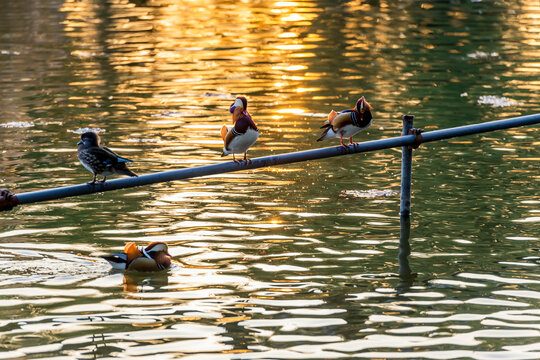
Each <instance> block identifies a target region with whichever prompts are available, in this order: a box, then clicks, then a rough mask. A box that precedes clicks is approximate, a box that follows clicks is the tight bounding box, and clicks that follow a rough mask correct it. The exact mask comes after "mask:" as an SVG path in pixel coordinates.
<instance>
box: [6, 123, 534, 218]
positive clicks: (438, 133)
mask: <svg viewBox="0 0 540 360" xmlns="http://www.w3.org/2000/svg"><path fill="white" fill-rule="evenodd" d="M538 123H540V114H534V115H528V116H520V117H516V118H510V119H504V120H497V121H490V122H485V123H480V124H473V125H465V126H460V127H455V128H449V129H443V130H435V131H430V132H425V133H423V134H422V135H421V136H422V142H432V141H438V140H444V139H449V138H453V137H458V136H465V135H473V134H478V133H483V132H490V131H495V130H502V129H508V128H513V127H518V126H526V125H533V124H538ZM413 145H418V136H415V135H403V136H399V137H394V138H388V139H382V140H374V141H366V142H363V143H359V144H356V145H349V146H347V147H343V146H333V147H327V148H321V149H313V150H306V151H299V152H293V153H287V154H280V155H271V156H266V157H260V158H256V159H253V160H252V162H251V163H249V164H246V163H241V164H237V163H234V162H226V163H220V164H214V165H204V166H198V167H193V168H187V169H180V170H171V171H165V172H159V173H153V174H147V175H141V176H139V177H130V178H122V179H115V180H108V181H106V182H104V183H99V182H98V183H95V184H92V185H91V184H81V185H73V186H66V187H59V188H53V189H47V190H39V191H32V192H25V193H20V194H16V204H19V205H20V204H30V203H35V202H41V201H48V200H56V199H61V198H65V197H70V196H79V195H85V194H92V193H97V192H103V191H111V190H117V189H124V188H130V187H135V186H142V185H149V184H155V183H161V182H167V181H173V180H183V179H189V178H194V177H201V176H208V175H215V174H223V173H229V172H234V171H241V170H249V169H257V168H262V167H268V166H274V165H283V164H291V163H296V162H301V161H309V160H318V159H325V158H330V157H335V156H342V155H350V154H357V153H363V152H368V151H375V150H382V149H389V148H395V147H409V146H413ZM408 183H409V185H408V186H409V189H410V177H409V180H408ZM4 198H5V197H4ZM1 199H2V196H1V195H0V203H1ZM409 199H410V191H409ZM409 208H410V200H409ZM0 210H2V206H1V204H0Z"/></svg>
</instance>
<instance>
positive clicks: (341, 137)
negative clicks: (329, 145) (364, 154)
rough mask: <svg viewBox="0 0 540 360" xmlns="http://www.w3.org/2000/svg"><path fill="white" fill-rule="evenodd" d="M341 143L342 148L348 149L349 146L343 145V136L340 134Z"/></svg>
mask: <svg viewBox="0 0 540 360" xmlns="http://www.w3.org/2000/svg"><path fill="white" fill-rule="evenodd" d="M339 143H340V144H341V146H343V147H348V145H345V144H344V143H343V134H339Z"/></svg>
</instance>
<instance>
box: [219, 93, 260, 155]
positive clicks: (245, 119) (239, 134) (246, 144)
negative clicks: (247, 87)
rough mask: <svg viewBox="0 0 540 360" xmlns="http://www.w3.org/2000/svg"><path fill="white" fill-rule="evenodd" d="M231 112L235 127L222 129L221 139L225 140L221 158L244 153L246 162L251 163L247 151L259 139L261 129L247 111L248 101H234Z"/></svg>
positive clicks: (239, 99) (239, 98) (238, 99)
mask: <svg viewBox="0 0 540 360" xmlns="http://www.w3.org/2000/svg"><path fill="white" fill-rule="evenodd" d="M229 112H230V113H231V114H232V123H233V127H232V128H230V129H228V128H227V126H226V125H223V127H222V128H221V137H222V138H223V153H222V154H221V156H225V155H229V154H233V161H234V162H237V163H238V162H240V161H238V160H236V159H235V157H234V154H241V153H244V161H245V162H246V163H248V162H251V160H249V159H248V158H247V151H248V149H249V148H250V147H251V145H253V144H255V141H257V139H258V138H259V129H258V128H257V125H255V123H254V122H253V119H252V118H251V115H250V114H249V112H248V111H247V99H246V98H245V97H243V96H239V97H237V98H236V100H234V103H233V104H232V105H231V107H230V109H229Z"/></svg>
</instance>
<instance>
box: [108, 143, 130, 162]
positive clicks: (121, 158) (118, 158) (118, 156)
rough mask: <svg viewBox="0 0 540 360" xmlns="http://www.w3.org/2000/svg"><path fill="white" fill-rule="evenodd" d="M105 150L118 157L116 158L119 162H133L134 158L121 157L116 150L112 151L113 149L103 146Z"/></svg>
mask: <svg viewBox="0 0 540 360" xmlns="http://www.w3.org/2000/svg"><path fill="white" fill-rule="evenodd" d="M103 150H105V151H106V152H108V153H109V154H111V155H112V156H114V157H116V159H117V160H118V162H121V163H122V162H133V161H132V160H129V159H126V158H125V157H121V156H120V155H118V154H117V153H115V152H114V151H112V150H111V149H109V148H108V147H105V146H103Z"/></svg>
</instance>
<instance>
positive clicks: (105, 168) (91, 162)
mask: <svg viewBox="0 0 540 360" xmlns="http://www.w3.org/2000/svg"><path fill="white" fill-rule="evenodd" d="M100 142H101V139H100V138H99V135H98V134H96V133H95V132H91V131H89V132H85V133H84V134H82V135H81V141H79V142H78V143H77V145H79V148H78V149H77V154H78V156H79V160H80V161H81V163H82V164H83V166H84V167H85V168H86V169H88V171H90V172H91V173H92V174H94V179H93V180H92V181H91V182H89V184H95V183H96V177H97V176H98V175H102V176H103V180H101V182H102V183H103V182H105V180H107V176H108V175H112V174H121V175H128V176H137V175H136V174H135V173H134V172H132V171H131V170H129V169H128V168H127V166H126V163H128V162H133V161H131V160H129V159H126V158H123V157H121V156H118V155H117V154H115V153H114V152H113V151H112V150H110V149H108V148H106V147H105V146H101V145H100Z"/></svg>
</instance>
